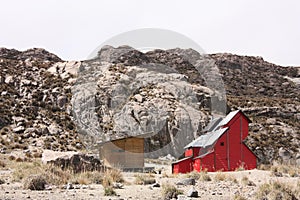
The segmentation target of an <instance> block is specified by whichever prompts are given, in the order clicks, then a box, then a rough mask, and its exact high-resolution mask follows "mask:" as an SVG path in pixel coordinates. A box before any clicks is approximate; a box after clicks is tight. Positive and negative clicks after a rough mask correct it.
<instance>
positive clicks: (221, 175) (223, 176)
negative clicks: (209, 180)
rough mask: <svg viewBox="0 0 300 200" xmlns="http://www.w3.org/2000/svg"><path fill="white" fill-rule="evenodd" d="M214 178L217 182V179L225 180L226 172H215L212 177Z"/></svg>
mask: <svg viewBox="0 0 300 200" xmlns="http://www.w3.org/2000/svg"><path fill="white" fill-rule="evenodd" d="M214 180H215V181H217V182H219V181H225V180H226V174H225V173H223V172H217V174H216V175H215V177H214Z"/></svg>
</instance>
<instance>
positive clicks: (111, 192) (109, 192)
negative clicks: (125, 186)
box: [104, 187, 117, 196]
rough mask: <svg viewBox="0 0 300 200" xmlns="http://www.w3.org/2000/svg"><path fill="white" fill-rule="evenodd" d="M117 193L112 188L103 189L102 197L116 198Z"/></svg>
mask: <svg viewBox="0 0 300 200" xmlns="http://www.w3.org/2000/svg"><path fill="white" fill-rule="evenodd" d="M116 195H117V193H116V191H115V190H114V189H113V188H112V187H107V188H104V196H116Z"/></svg>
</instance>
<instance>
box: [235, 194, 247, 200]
mask: <svg viewBox="0 0 300 200" xmlns="http://www.w3.org/2000/svg"><path fill="white" fill-rule="evenodd" d="M233 199H234V200H247V198H245V197H243V196H241V195H240V194H236V195H234V197H233Z"/></svg>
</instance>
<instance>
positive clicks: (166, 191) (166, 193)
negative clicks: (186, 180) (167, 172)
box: [162, 184, 183, 200]
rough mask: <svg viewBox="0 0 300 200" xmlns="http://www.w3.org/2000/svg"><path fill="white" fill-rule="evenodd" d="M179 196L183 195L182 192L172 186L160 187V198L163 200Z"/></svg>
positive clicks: (164, 185)
mask: <svg viewBox="0 0 300 200" xmlns="http://www.w3.org/2000/svg"><path fill="white" fill-rule="evenodd" d="M179 194H183V191H182V190H179V189H177V188H176V187H175V186H174V185H170V184H163V185H162V196H163V198H164V199H165V200H168V199H173V198H175V199H177V196H178V195H179Z"/></svg>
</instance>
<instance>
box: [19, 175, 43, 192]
mask: <svg viewBox="0 0 300 200" xmlns="http://www.w3.org/2000/svg"><path fill="white" fill-rule="evenodd" d="M46 184H47V181H46V179H45V176H44V175H43V174H38V175H31V176H28V177H27V178H26V179H25V181H24V189H29V190H44V189H45V186H46Z"/></svg>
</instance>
